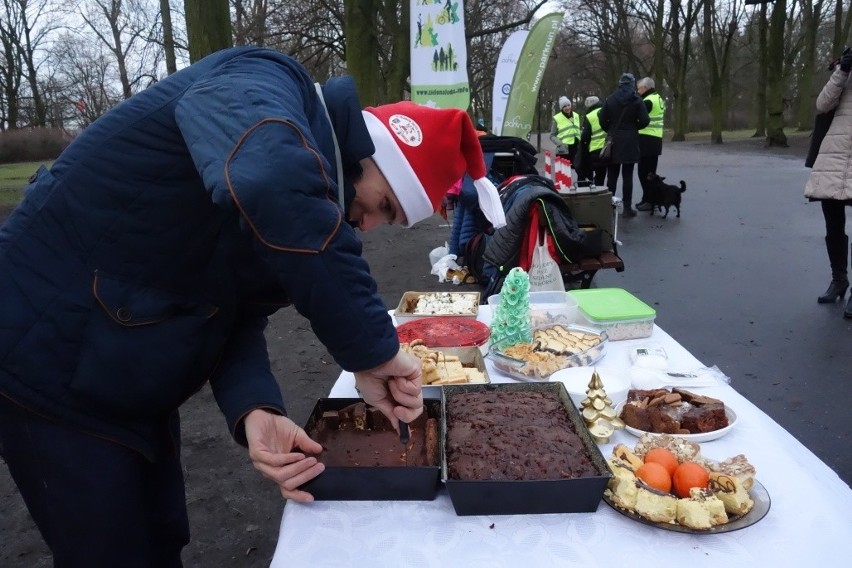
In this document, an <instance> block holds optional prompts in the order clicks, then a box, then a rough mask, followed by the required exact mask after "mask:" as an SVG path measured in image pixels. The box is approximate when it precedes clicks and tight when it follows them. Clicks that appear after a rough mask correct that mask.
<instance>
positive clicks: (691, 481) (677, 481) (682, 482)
mask: <svg viewBox="0 0 852 568" xmlns="http://www.w3.org/2000/svg"><path fill="white" fill-rule="evenodd" d="M672 482H673V484H674V493H675V495H677V496H678V497H681V498H686V497H689V490H690V489H692V488H693V487H700V488H701V489H706V488H707V484H708V483H709V482H710V475H709V474H708V473H707V470H706V469H704V468H703V467H701V466H700V465H698V464H697V463H695V462H683V463H682V464H680V465H679V466H677V469H676V470H675V472H674V475H672Z"/></svg>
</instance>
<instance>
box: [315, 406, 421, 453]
mask: <svg viewBox="0 0 852 568" xmlns="http://www.w3.org/2000/svg"><path fill="white" fill-rule="evenodd" d="M308 436H310V437H311V438H312V439H314V440H316V441H317V442H319V443H320V444H321V445H322V448H323V451H322V453H321V454H320V455H318V456H316V457H317V459H318V460H319V461H321V462H322V463H324V464H325V465H326V466H327V467H418V466H434V465H438V422H437V420H436V419H435V418H428V417H427V416H426V412H425V410H424V412H423V414H421V415H420V416H419V417H418V418H417V419H416V420H415V421H414V422H412V423H411V424H410V425H409V436H410V437H409V441H408V444H406V445H405V446H403V445H402V444H401V443H400V441H399V434H398V433H397V432H396V430H394V429H393V427H392V426H391V423H390V421H389V420H388V419H387V418H386V417H385V415H384V414H382V413H381V411H379V410H378V409H376V408H372V407H367V405H366V404H364V403H363V402H359V403H356V404H353V405H350V406H347V407H346V408H342V409H340V410H328V411H325V412H323V413H322V416H320V417H318V418H317V420H316V421H315V422H314V424H313V427H310V428H309V429H308Z"/></svg>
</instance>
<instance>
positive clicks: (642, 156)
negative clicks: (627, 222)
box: [636, 77, 666, 211]
mask: <svg viewBox="0 0 852 568" xmlns="http://www.w3.org/2000/svg"><path fill="white" fill-rule="evenodd" d="M654 87H655V82H654V80H653V79H652V78H651V77H643V78H641V79H639V81H637V82H636V90H637V91H638V92H639V96H641V97H642V100H643V101H644V102H645V108H646V109H647V110H648V117H649V118H650V120H651V122H650V123H649V124H648V126H646V127H645V128H643V129H642V130H640V131H639V165H638V166H637V168H636V170H637V173H638V175H639V184H640V185H641V186H642V199H640V200H639V204H638V205H636V210H637V211H650V210H651V209H652V205H651V204H650V203H648V201H647V200H646V196H647V195H648V183H649V182H648V174H655V173H657V163H658V161H659V159H660V154H662V153H663V118H664V117H665V114H666V102H665V101H664V100H663V97H661V96H660V94H659V93H658V92H657V91H656V89H655V88H654Z"/></svg>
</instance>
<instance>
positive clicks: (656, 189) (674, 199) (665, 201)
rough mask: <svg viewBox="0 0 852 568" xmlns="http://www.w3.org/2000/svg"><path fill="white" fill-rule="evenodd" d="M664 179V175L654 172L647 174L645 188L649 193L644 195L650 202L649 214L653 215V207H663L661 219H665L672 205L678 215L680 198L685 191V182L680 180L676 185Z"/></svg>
mask: <svg viewBox="0 0 852 568" xmlns="http://www.w3.org/2000/svg"><path fill="white" fill-rule="evenodd" d="M665 179H666V178H665V177H663V176H659V175H657V174H656V173H654V172H651V173H649V174H648V182H649V184H648V187H647V190H648V193H650V195H648V196H646V199H647V201H648V203H650V204H651V215H652V216H653V215H654V209H659V210H660V211H662V210H663V207H665V208H666V212H665V213H664V214H663V219H665V218H666V217H667V216H668V214H669V209H670V208H671V207H674V208H675V210H676V211H677V216H678V217H680V200H681V197H682V195H683V192H684V191H686V182H685V181H683V180H680V186H677V185H672V184H670V183H666V182H665V181H664V180H665Z"/></svg>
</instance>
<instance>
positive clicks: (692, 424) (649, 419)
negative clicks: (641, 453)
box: [620, 388, 728, 434]
mask: <svg viewBox="0 0 852 568" xmlns="http://www.w3.org/2000/svg"><path fill="white" fill-rule="evenodd" d="M620 418H621V419H622V420H624V423H625V424H627V425H628V426H631V427H632V428H636V429H637V430H642V431H643V432H654V433H657V434H700V433H704V432H713V431H715V430H720V429H722V428H725V427H726V426H727V425H728V415H727V414H726V413H725V405H724V403H722V401H721V400H718V399H715V398H711V397H709V396H703V395H698V394H695V393H693V392H690V391H688V390H684V389H680V388H674V389H672V390H668V389H662V388H661V389H651V390H640V389H632V390H630V391H628V393H627V403H626V404H625V405H624V407H623V408H622V409H621V414H620Z"/></svg>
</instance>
